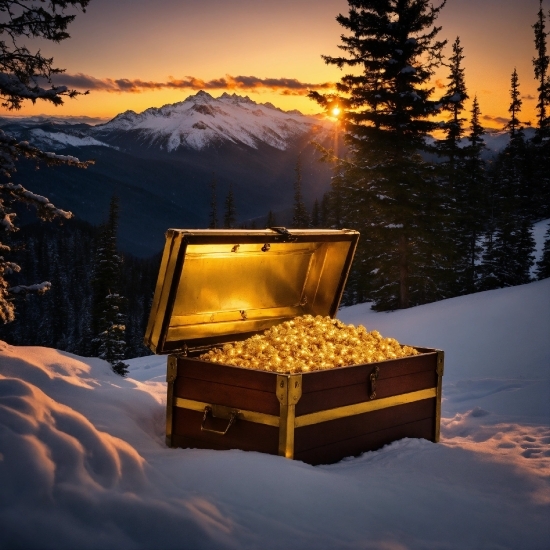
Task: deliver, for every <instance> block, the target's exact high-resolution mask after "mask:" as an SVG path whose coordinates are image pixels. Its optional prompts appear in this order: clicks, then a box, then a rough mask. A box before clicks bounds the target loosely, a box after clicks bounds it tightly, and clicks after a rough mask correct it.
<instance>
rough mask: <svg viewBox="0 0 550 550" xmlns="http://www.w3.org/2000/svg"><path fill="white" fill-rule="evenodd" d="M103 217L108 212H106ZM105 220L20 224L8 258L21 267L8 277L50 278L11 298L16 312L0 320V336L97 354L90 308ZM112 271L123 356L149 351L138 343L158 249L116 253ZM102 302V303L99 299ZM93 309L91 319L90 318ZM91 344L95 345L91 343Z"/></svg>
mask: <svg viewBox="0 0 550 550" xmlns="http://www.w3.org/2000/svg"><path fill="white" fill-rule="evenodd" d="M105 218H107V212H106V213H105ZM103 229H104V226H92V225H90V224H88V223H86V222H83V221H80V220H77V219H71V220H65V221H63V223H59V222H53V223H45V222H36V223H35V224H30V225H27V226H24V227H23V228H21V230H20V231H19V232H17V234H16V237H14V239H13V243H12V249H13V258H14V259H15V260H16V261H17V262H18V263H19V265H21V273H18V274H14V276H13V277H12V278H11V280H12V281H13V284H14V285H15V284H18V283H20V282H21V281H28V280H31V281H49V282H51V289H50V290H49V291H48V292H46V293H45V294H43V295H36V294H26V295H21V296H19V297H17V298H16V307H17V318H16V321H15V322H13V323H9V324H6V325H0V339H2V340H6V341H8V342H10V343H12V344H16V345H33V346H47V347H52V348H56V349H60V350H65V351H69V352H71V353H76V354H78V355H84V356H91V355H97V351H98V350H97V346H95V345H94V342H93V340H94V339H95V338H96V337H97V329H96V330H94V324H95V325H97V320H98V318H99V317H100V316H101V311H100V312H99V314H98V313H97V311H94V305H96V307H97V304H96V303H95V302H97V300H98V294H99V293H100V292H101V290H100V289H97V290H96V289H95V288H94V278H96V276H97V273H98V268H99V265H98V264H99V261H100V259H101V258H100V257H99V255H98V247H99V244H100V237H101V235H102V230H103ZM118 258H119V260H120V261H118V262H116V263H115V265H114V268H115V274H114V275H115V276H114V277H113V278H112V280H111V281H108V282H107V286H108V287H109V286H110V287H111V288H109V290H110V291H112V292H113V293H114V292H116V293H118V294H119V295H120V296H121V297H123V303H122V305H121V311H122V314H123V315H124V322H123V324H124V326H125V331H124V332H125V334H124V336H123V338H122V340H123V341H124V342H125V344H124V350H123V353H122V355H123V357H139V356H142V355H148V354H149V353H150V352H149V350H148V349H147V348H145V346H144V345H143V336H144V334H145V328H146V325H147V319H148V315H149V309H150V306H151V302H152V299H153V292H154V287H155V283H156V280H157V274H158V268H159V265H160V253H159V254H158V255H156V256H154V257H152V258H148V259H144V258H136V257H134V256H132V255H130V254H124V253H120V254H119V255H118ZM100 307H101V304H100ZM94 314H95V316H96V319H95V320H94ZM94 348H95V349H94Z"/></svg>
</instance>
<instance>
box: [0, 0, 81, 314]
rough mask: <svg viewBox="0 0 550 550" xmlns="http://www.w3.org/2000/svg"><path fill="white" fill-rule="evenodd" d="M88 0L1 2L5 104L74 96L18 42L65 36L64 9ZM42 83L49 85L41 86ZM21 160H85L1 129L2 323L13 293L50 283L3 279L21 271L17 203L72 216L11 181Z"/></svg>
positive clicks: (48, 214)
mask: <svg viewBox="0 0 550 550" xmlns="http://www.w3.org/2000/svg"><path fill="white" fill-rule="evenodd" d="M88 3H89V0H49V2H48V4H47V5H45V2H44V1H43V0H28V1H25V2H21V1H19V0H2V2H1V3H0V11H1V13H2V18H1V21H0V38H2V37H4V36H6V37H7V40H1V39H0V99H1V101H2V106H3V107H5V108H7V109H9V110H17V109H20V108H21V105H22V103H23V101H25V100H30V101H32V102H33V103H35V102H36V101H37V100H43V101H49V102H50V103H52V104H54V105H62V104H63V98H64V97H75V96H76V95H77V92H76V91H75V90H69V89H67V88H66V87H65V86H54V85H52V76H54V75H55V74H58V73H60V72H62V70H61V69H58V68H56V67H54V65H53V59H51V58H45V57H43V56H42V54H41V53H40V51H38V52H37V53H31V51H30V50H29V49H28V48H27V47H26V46H25V45H22V44H20V39H21V37H25V38H31V39H36V38H38V39H45V40H51V41H53V42H60V41H62V40H65V39H67V38H69V34H68V33H67V27H68V25H69V23H71V22H72V21H73V19H74V18H75V16H74V15H67V14H66V12H65V10H66V9H67V8H70V7H77V8H81V9H82V10H83V11H85V8H86V6H87V5H88ZM44 83H45V84H47V85H50V87H49V88H46V87H43V85H44ZM19 158H27V159H32V160H33V161H36V162H37V163H40V162H43V163H44V164H46V165H50V166H52V165H61V164H66V165H72V166H78V167H80V168H84V167H86V166H87V165H88V164H89V163H87V162H80V161H79V160H78V159H77V158H75V157H70V156H64V155H56V154H54V153H46V152H44V151H41V150H40V149H38V148H37V147H33V146H32V145H30V144H29V143H27V142H26V141H23V142H19V141H17V140H16V139H14V138H13V137H11V136H9V135H8V134H6V133H4V132H3V131H2V130H0V177H1V178H3V180H4V181H3V182H1V181H0V230H1V231H5V232H6V233H7V237H1V238H0V321H1V322H3V323H8V322H10V321H13V320H14V318H15V307H14V304H13V299H14V296H16V295H22V294H29V293H39V294H42V293H44V292H46V291H47V290H48V289H49V288H50V287H51V284H50V282H48V281H44V282H43V283H40V284H31V285H17V286H15V287H10V285H9V283H8V281H7V280H6V277H9V275H10V274H13V273H16V272H18V271H20V267H19V265H17V264H16V263H15V262H12V261H10V260H8V259H6V258H5V255H6V254H9V252H10V245H9V244H8V242H9V239H10V234H12V233H14V232H15V231H17V227H16V225H15V218H16V213H15V207H16V205H17V204H21V203H22V204H27V205H30V206H33V207H35V208H36V213H37V216H38V217H39V218H41V219H43V220H52V219H54V218H57V217H58V218H70V217H71V216H72V214H71V213H70V212H66V211H64V210H62V209H60V208H57V207H55V206H54V205H53V204H52V203H51V202H50V201H49V200H48V199H47V198H46V197H42V196H40V195H37V194H35V193H33V192H32V191H29V190H27V189H26V188H24V187H23V186H22V185H15V184H13V183H11V182H10V181H9V180H10V179H11V174H12V173H13V172H14V171H15V163H16V161H17V160H18V159H19Z"/></svg>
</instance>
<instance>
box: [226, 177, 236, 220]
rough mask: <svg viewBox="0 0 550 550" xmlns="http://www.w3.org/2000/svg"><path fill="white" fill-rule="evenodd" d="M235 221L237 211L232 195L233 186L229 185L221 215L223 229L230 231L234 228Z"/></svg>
mask: <svg viewBox="0 0 550 550" xmlns="http://www.w3.org/2000/svg"><path fill="white" fill-rule="evenodd" d="M236 221H237V210H236V208H235V197H234V195H233V184H232V183H230V184H229V190H228V192H227V197H225V209H224V214H223V226H224V227H225V229H232V228H233V227H235V222H236Z"/></svg>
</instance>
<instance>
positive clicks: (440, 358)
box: [436, 349, 445, 376]
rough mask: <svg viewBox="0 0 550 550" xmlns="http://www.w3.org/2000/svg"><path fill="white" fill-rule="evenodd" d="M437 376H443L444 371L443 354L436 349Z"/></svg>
mask: <svg viewBox="0 0 550 550" xmlns="http://www.w3.org/2000/svg"><path fill="white" fill-rule="evenodd" d="M436 369H437V374H439V376H443V371H444V370H445V352H444V351H442V350H440V349H438V350H437V367H436Z"/></svg>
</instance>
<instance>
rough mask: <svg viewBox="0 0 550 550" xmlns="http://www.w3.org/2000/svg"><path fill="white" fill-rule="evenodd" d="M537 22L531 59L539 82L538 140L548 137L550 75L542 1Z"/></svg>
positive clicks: (549, 59) (549, 128) (540, 1)
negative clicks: (534, 49)
mask: <svg viewBox="0 0 550 550" xmlns="http://www.w3.org/2000/svg"><path fill="white" fill-rule="evenodd" d="M537 18H538V19H537V22H536V23H535V24H534V25H533V30H534V31H535V48H536V50H537V56H536V57H534V58H533V67H534V71H535V78H536V79H537V80H538V82H539V86H538V88H537V92H538V93H539V95H538V103H537V111H538V116H537V118H538V127H537V133H538V136H539V138H540V139H542V138H544V137H549V134H550V113H549V112H548V109H549V108H550V75H549V74H548V67H549V66H550V56H549V55H548V51H547V45H546V37H547V32H546V16H545V14H544V10H543V9H542V0H539V11H538V13H537Z"/></svg>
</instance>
